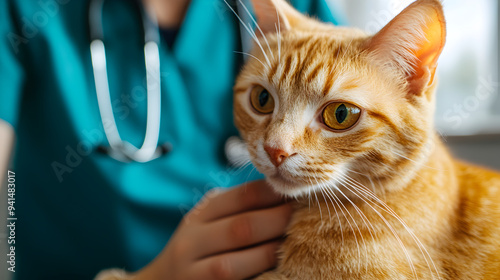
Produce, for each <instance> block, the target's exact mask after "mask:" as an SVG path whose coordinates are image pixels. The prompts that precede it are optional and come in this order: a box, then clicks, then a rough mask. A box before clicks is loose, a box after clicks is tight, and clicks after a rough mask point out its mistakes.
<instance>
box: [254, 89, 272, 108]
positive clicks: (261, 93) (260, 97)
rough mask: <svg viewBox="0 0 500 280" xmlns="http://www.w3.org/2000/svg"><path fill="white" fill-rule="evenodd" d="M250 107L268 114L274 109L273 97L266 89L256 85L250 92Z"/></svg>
mask: <svg viewBox="0 0 500 280" xmlns="http://www.w3.org/2000/svg"><path fill="white" fill-rule="evenodd" d="M250 102H251V103H252V107H253V108H254V109H255V110H256V111H257V112H259V113H262V114H270V113H272V112H273V110H274V98H273V96H272V95H271V94H270V93H269V91H267V89H265V88H263V87H261V86H256V87H254V88H253V89H252V92H251V93H250Z"/></svg>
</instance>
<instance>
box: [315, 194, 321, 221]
mask: <svg viewBox="0 0 500 280" xmlns="http://www.w3.org/2000/svg"><path fill="white" fill-rule="evenodd" d="M313 194H314V197H316V202H318V209H319V215H320V218H321V221H323V214H322V213H321V205H320V203H319V200H318V196H317V195H316V192H313Z"/></svg>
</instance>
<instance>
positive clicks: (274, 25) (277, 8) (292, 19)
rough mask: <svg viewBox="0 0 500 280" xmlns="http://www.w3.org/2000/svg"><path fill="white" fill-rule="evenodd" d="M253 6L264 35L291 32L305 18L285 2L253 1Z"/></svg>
mask: <svg viewBox="0 0 500 280" xmlns="http://www.w3.org/2000/svg"><path fill="white" fill-rule="evenodd" d="M252 4H253V8H254V11H255V15H256V16H257V23H258V24H259V27H260V28H261V30H262V32H263V33H264V35H265V34H267V33H277V32H278V30H279V31H280V32H283V31H287V30H290V29H291V28H292V27H293V26H294V25H295V24H296V23H297V22H298V21H299V20H300V19H301V18H302V17H303V16H302V15H301V14H300V13H299V12H298V11H297V10H295V9H294V8H293V7H292V6H290V4H288V3H287V2H286V1H285V0H252ZM259 33H260V32H256V34H257V36H259V35H260V34H259Z"/></svg>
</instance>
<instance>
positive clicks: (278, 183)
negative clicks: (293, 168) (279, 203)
mask: <svg viewBox="0 0 500 280" xmlns="http://www.w3.org/2000/svg"><path fill="white" fill-rule="evenodd" d="M266 178H267V181H268V183H269V184H270V185H271V186H272V187H273V188H274V189H275V191H277V192H278V193H281V194H284V195H290V196H298V193H302V192H303V190H304V189H307V188H308V187H310V186H309V184H308V183H306V182H303V180H301V179H300V178H295V177H292V176H291V174H289V173H287V172H286V171H283V170H281V169H276V171H275V172H274V174H272V175H267V176H266Z"/></svg>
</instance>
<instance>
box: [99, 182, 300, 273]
mask: <svg viewBox="0 0 500 280" xmlns="http://www.w3.org/2000/svg"><path fill="white" fill-rule="evenodd" d="M291 212H292V208H291V206H290V205H289V204H282V200H281V198H280V197H279V196H278V195H276V194H275V193H274V192H273V191H272V189H271V188H270V187H269V186H267V185H266V184H265V183H264V182H262V181H257V182H251V183H248V184H245V185H242V186H240V187H236V188H233V189H230V190H227V191H217V192H210V193H208V194H207V195H205V197H204V198H203V199H202V201H201V202H200V203H199V204H198V205H196V206H195V207H194V208H193V210H191V211H190V212H189V213H188V214H187V215H186V216H185V217H184V219H183V220H182V222H181V223H180V225H179V227H178V228H177V230H176V232H175V233H174V235H173V236H172V238H171V239H170V241H169V243H168V244H167V245H166V246H165V248H164V249H163V251H162V252H161V253H160V254H159V255H158V256H157V257H156V259H154V260H153V261H152V262H151V263H150V264H149V265H147V266H146V267H145V268H143V269H141V270H140V271H138V272H136V273H134V274H124V273H123V272H122V271H116V270H115V271H108V272H105V274H101V275H99V276H98V277H97V278H96V280H109V279H138V280H141V279H150V280H154V279H174V280H177V279H208V280H210V279H246V278H249V277H251V276H254V275H257V274H259V273H261V272H263V271H265V270H268V269H270V268H272V267H274V266H275V265H276V256H275V252H276V250H277V248H278V246H279V243H280V241H279V238H280V237H281V236H282V235H283V234H284V232H285V228H286V226H287V224H288V220H289V218H290V215H291ZM106 274H107V275H106ZM118 275H121V276H118Z"/></svg>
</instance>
